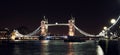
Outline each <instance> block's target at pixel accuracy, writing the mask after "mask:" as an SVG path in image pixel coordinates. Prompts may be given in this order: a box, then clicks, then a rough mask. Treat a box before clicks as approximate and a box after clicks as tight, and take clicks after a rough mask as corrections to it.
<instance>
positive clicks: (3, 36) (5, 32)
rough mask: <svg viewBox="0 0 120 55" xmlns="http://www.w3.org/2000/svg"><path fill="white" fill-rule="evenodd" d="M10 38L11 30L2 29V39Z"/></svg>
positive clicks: (0, 30)
mask: <svg viewBox="0 0 120 55" xmlns="http://www.w3.org/2000/svg"><path fill="white" fill-rule="evenodd" d="M8 37H9V29H7V28H5V29H0V39H6V38H8Z"/></svg>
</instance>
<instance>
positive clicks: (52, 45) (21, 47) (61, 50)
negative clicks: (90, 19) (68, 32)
mask: <svg viewBox="0 0 120 55" xmlns="http://www.w3.org/2000/svg"><path fill="white" fill-rule="evenodd" d="M97 46H98V45H96V44H95V42H94V41H88V42H64V41H63V40H51V41H28V42H21V43H19V44H1V45H0V55H100V54H101V53H98V52H101V51H102V50H101V48H100V46H98V47H97ZM6 47H7V48H6ZM96 50H98V52H97V51H96ZM100 50H101V51H100ZM6 52H7V53H6Z"/></svg>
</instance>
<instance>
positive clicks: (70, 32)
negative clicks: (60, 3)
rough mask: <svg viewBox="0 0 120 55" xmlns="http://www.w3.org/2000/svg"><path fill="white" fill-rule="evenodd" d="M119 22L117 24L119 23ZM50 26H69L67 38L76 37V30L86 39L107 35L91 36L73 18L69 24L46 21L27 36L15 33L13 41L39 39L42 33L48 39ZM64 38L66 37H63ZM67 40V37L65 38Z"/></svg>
mask: <svg viewBox="0 0 120 55" xmlns="http://www.w3.org/2000/svg"><path fill="white" fill-rule="evenodd" d="M119 19H120V17H119V18H118V20H119ZM118 20H117V22H116V23H118ZM116 23H115V24H113V25H111V26H110V27H109V28H108V30H110V29H111V28H112V27H114V26H115V25H116ZM49 26H68V35H67V36H73V37H74V36H75V30H77V31H78V32H79V33H80V34H83V35H84V36H86V37H89V38H99V37H101V36H103V37H105V35H106V33H102V34H98V35H93V34H89V33H87V32H84V31H83V30H81V29H79V28H78V27H77V26H76V25H75V19H74V18H72V19H70V20H68V23H56V24H49V23H48V20H47V19H44V20H42V21H41V22H40V26H39V27H38V28H37V29H36V30H34V31H33V32H31V33H29V34H26V35H22V34H20V33H19V32H18V31H13V33H12V37H11V39H13V40H14V39H15V38H19V37H21V38H22V37H25V38H30V37H39V36H36V34H37V33H40V36H44V37H46V38H47V36H48V28H49ZM61 37H64V36H61ZM65 38H66V36H65Z"/></svg>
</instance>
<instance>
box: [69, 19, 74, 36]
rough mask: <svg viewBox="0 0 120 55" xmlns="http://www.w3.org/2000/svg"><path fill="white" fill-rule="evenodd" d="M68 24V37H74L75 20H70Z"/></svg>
mask: <svg viewBox="0 0 120 55" xmlns="http://www.w3.org/2000/svg"><path fill="white" fill-rule="evenodd" d="M68 23H69V32H68V35H69V36H74V35H75V28H74V24H75V19H70V20H68Z"/></svg>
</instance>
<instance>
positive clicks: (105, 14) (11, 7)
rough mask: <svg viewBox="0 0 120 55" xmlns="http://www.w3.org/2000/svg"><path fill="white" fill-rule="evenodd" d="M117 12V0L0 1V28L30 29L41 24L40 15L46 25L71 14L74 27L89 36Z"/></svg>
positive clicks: (119, 9)
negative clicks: (74, 22) (73, 18)
mask: <svg viewBox="0 0 120 55" xmlns="http://www.w3.org/2000/svg"><path fill="white" fill-rule="evenodd" d="M119 13H120V1H119V0H39V1H35V0H26V1H24V0H23V1H22V0H16V1H13V0H12V1H10V0H9V1H0V27H1V28H4V27H8V28H17V27H19V26H26V27H28V28H29V29H30V30H34V29H36V28H37V27H38V26H39V25H40V21H41V19H42V18H43V16H46V18H48V20H49V23H55V22H65V23H67V22H68V19H70V16H71V15H72V16H73V17H75V19H76V26H78V27H79V28H81V29H83V30H84V31H86V32H88V33H92V34H96V33H99V32H100V31H101V30H102V27H103V26H105V25H108V26H109V25H110V23H109V20H110V19H111V18H116V19H117V17H118V16H119Z"/></svg>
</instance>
